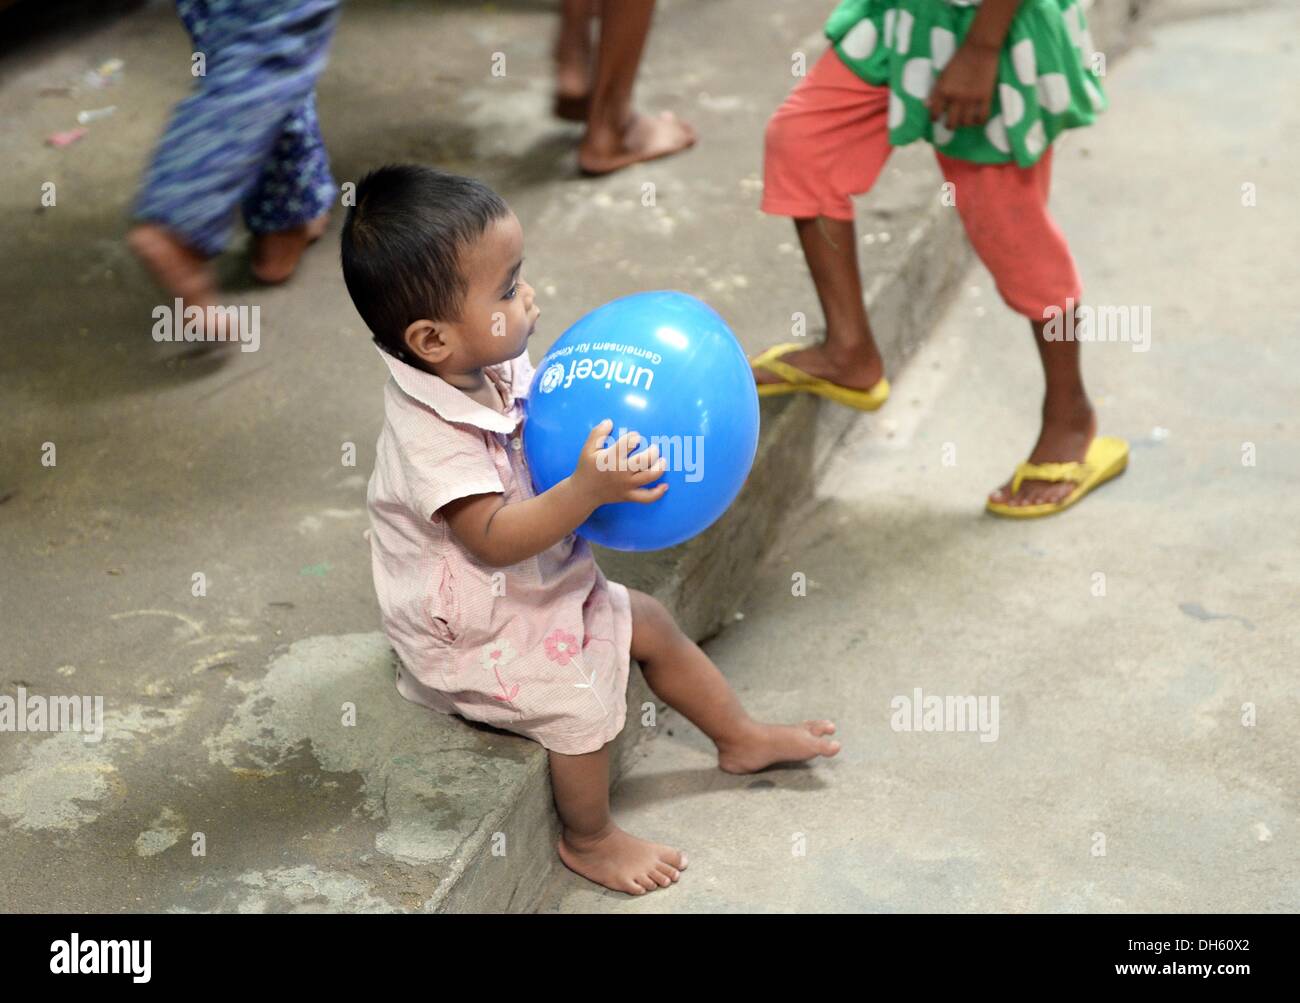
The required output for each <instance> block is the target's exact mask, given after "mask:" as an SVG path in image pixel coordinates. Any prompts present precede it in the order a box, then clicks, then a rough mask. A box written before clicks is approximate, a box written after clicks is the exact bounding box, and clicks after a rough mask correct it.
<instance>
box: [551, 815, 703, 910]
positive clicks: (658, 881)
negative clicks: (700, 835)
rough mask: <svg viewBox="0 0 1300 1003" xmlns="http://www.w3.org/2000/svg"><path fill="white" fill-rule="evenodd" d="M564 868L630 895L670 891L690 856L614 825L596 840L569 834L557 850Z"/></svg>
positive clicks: (591, 837) (566, 834)
mask: <svg viewBox="0 0 1300 1003" xmlns="http://www.w3.org/2000/svg"><path fill="white" fill-rule="evenodd" d="M557 849H558V850H559V851H560V859H561V860H562V861H564V866H565V867H567V868H568V869H569V870H571V871H573V872H574V873H575V874H581V875H582V876H583V877H584V878H586V879H587V880H588V881H594V882H596V884H598V885H604V886H605V887H606V888H610V889H612V890H613V891H616V892H626V893H627V894H628V895H644V894H645V893H646V892H652V891H654V890H655V889H657V888H667V887H668V886H669V885H671V884H672V883H673V882H675V881H676V880H677V879H678V878H679V877H680V876H681V872H682V871H684V870H686V854H684V853H682V852H681V851H680V850H675V849H673V848H672V847H671V846H663V845H662V844H660V843H651V842H649V841H647V840H644V839H637V838H636V837H635V836H632V835H629V834H628V833H626V832H624V831H623V830H622V829H620V828H619V827H618V826H616V825H614V824H613V823H612V822H611V823H610V825H609V828H608V829H606V830H605V831H604V832H601V833H598V834H597V835H595V836H588V837H582V836H577V835H575V834H573V833H571V832H569V831H568V830H565V832H564V833H563V835H561V836H560V842H559V844H558V846H557Z"/></svg>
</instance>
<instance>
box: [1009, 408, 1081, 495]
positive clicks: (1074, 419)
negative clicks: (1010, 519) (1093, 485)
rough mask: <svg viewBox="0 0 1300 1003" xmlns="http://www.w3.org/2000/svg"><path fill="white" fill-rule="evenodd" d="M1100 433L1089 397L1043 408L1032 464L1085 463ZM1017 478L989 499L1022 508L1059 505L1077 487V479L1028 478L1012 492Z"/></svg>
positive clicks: (1031, 459)
mask: <svg viewBox="0 0 1300 1003" xmlns="http://www.w3.org/2000/svg"><path fill="white" fill-rule="evenodd" d="M1096 434H1097V415H1096V412H1095V411H1093V409H1092V405H1091V404H1089V403H1088V401H1087V399H1084V400H1083V401H1082V402H1079V403H1076V404H1074V405H1071V406H1070V407H1068V408H1064V409H1059V410H1056V411H1053V412H1051V413H1049V412H1048V411H1047V410H1046V409H1044V411H1043V427H1042V431H1041V432H1040V433H1039V435H1038V442H1037V444H1036V445H1035V446H1034V451H1033V452H1032V453H1030V454H1029V462H1030V463H1069V462H1082V460H1083V458H1084V457H1085V456H1087V454H1088V446H1089V444H1090V443H1091V442H1092V440H1093V437H1094V436H1095V435H1096ZM1013 483H1014V482H1013V481H1007V482H1006V483H1005V484H1003V485H1002V486H1001V487H1000V488H998V489H997V490H996V491H994V492H992V493H991V494H990V495H989V501H991V502H995V503H998V504H1005V505H1011V506H1013V507H1017V508H1018V507H1021V506H1025V505H1055V504H1057V503H1058V502H1062V501H1064V500H1065V499H1066V497H1068V496H1069V494H1070V493H1071V492H1072V491H1073V490H1074V489H1075V487H1076V486H1077V485H1076V482H1074V481H1036V480H1025V481H1022V482H1021V484H1020V490H1018V491H1016V492H1015V493H1014V494H1012V491H1011V487H1012V484H1013Z"/></svg>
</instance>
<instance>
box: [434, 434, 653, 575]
mask: <svg viewBox="0 0 1300 1003" xmlns="http://www.w3.org/2000/svg"><path fill="white" fill-rule="evenodd" d="M613 427H614V423H613V422H612V421H610V420H609V419H606V420H605V421H602V422H601V423H600V424H599V425H597V426H596V427H595V428H593V429H592V430H591V435H589V436H588V437H587V441H586V443H585V444H584V445H583V447H582V453H581V455H580V456H579V457H578V465H577V467H576V468H575V469H574V471H573V473H572V474H570V475H569V476H568V477H566V478H565V479H564V480H562V481H560V483H559V484H557V485H555V487H553V488H551V489H550V490H549V491H545V492H543V493H542V494H540V495H537V496H536V497H535V498H529V499H528V500H527V501H521V502H515V503H514V504H512V505H507V504H506V502H505V499H504V498H503V497H502V496H501V495H499V494H487V495H470V496H468V497H466V498H458V499H457V500H455V501H453V502H448V503H447V504H446V505H444V506H443V507H442V508H441V509H440V510H439V511H440V512H441V513H442V516H443V518H445V519H446V520H447V525H448V526H449V527H450V528H451V531H452V532H453V533H454V534H456V539H458V540H459V541H460V542H461V543H462V544H464V546H465V548H466V549H467V550H468V551H469V552H470V553H471V554H473V555H474V556H475V557H477V558H478V559H479V560H480V561H482V562H483V563H484V564H488V565H490V566H492V567H494V568H501V567H506V566H507V565H511V564H518V563H519V562H520V561H523V560H526V559H527V558H529V557H535V556H536V555H538V554H540V553H541V552H542V551H544V550H546V549H547V548H549V547H552V546H554V545H555V544H556V543H558V542H559V541H560V540H563V539H564V538H565V537H566V536H568V535H569V534H570V533H572V532H573V531H574V530H575V529H577V528H578V527H579V526H581V525H582V524H583V523H584V522H585V521H586V520H587V517H588V516H589V515H591V513H592V512H593V511H595V509H596V508H597V507H599V506H601V505H604V504H606V503H607V502H622V501H635V502H652V501H658V500H659V499H660V498H662V497H663V494H664V492H665V491H667V490H668V484H667V482H665V483H663V484H659V485H656V486H655V487H653V488H647V487H646V486H645V485H647V484H649V483H651V482H652V481H656V480H658V479H659V477H660V476H662V474H663V472H664V471H665V470H666V469H667V464H666V463H665V462H664V461H663V460H661V459H660V458H659V450H658V448H657V447H654V446H652V447H650V448H649V449H647V450H645V451H644V452H642V453H638V454H637V455H636V456H632V457H629V456H628V455H627V454H628V453H629V452H630V451H631V450H633V449H635V448H636V445H637V443H638V442H639V441H640V436H638V435H637V433H635V432H629V433H627V434H626V435H624V436H623V437H622V438H621V439H619V440H618V441H617V442H615V443H614V444H613V445H611V446H610V447H609V448H608V449H601V448H600V443H601V442H602V441H603V440H604V438H605V437H606V436H607V435H608V434H609V432H610V430H611V429H612V428H613Z"/></svg>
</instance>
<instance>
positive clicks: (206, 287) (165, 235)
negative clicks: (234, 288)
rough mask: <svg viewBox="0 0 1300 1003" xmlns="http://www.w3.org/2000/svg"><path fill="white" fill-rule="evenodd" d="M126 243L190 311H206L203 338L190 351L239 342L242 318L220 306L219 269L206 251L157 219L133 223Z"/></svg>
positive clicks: (153, 274) (163, 285)
mask: <svg viewBox="0 0 1300 1003" xmlns="http://www.w3.org/2000/svg"><path fill="white" fill-rule="evenodd" d="M126 243H127V246H128V247H130V248H131V251H132V253H134V254H135V256H136V257H137V258H139V259H140V262H141V263H142V264H143V265H144V266H145V268H146V269H147V270H148V271H149V274H150V275H152V276H153V279H154V281H155V282H157V283H158V285H160V286H162V288H163V289H165V290H166V291H167V292H168V293H169V294H171V295H172V296H174V297H176V298H178V299H179V300H180V301H181V304H182V307H183V308H184V309H185V310H186V311H187V312H188V310H189V309H190V308H191V307H198V308H199V309H200V310H202V311H203V317H204V324H203V330H202V338H201V340H199V341H196V342H195V343H194V345H193V346H192V347H191V349H190V351H189V353H188V354H190V355H198V354H204V353H206V352H209V351H212V350H213V349H215V348H217V347H219V346H223V345H233V344H237V343H238V341H239V326H238V321H237V319H236V317H235V314H234V311H222V310H219V309H217V280H216V273H215V271H214V270H213V267H212V262H211V261H209V260H208V258H207V257H206V256H205V255H203V254H200V253H199V252H198V251H196V250H194V249H193V248H192V247H190V246H189V245H188V244H186V243H185V242H184V241H183V240H181V239H180V238H179V237H177V236H176V235H175V234H173V233H172V232H171V231H170V230H168V229H166V228H165V227H161V226H158V225H157V224H156V223H140V224H137V225H136V226H133V227H132V228H131V230H130V231H129V232H128V233H127V235H126ZM176 340H178V341H179V340H183V339H181V338H177V339H176Z"/></svg>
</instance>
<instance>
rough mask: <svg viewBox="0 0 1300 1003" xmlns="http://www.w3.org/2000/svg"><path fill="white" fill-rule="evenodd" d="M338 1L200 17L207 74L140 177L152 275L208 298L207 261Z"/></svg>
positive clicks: (329, 28)
mask: <svg viewBox="0 0 1300 1003" xmlns="http://www.w3.org/2000/svg"><path fill="white" fill-rule="evenodd" d="M338 4H339V0H234V2H231V3H228V4H226V5H225V6H223V7H221V8H220V9H213V8H212V7H211V5H201V6H200V5H193V4H190V5H181V6H182V10H183V11H184V10H185V9H186V8H187V7H188V9H190V10H191V11H198V12H199V13H201V15H202V17H201V22H202V31H201V33H200V35H199V37H196V39H195V41H196V44H198V45H199V46H200V48H199V50H198V51H200V52H202V54H203V55H204V57H205V60H206V67H205V69H206V72H205V74H204V75H203V76H201V77H199V78H198V79H197V83H196V87H195V91H194V93H193V94H191V95H190V96H189V97H187V98H186V99H185V100H183V101H181V102H180V104H178V105H177V106H176V109H175V111H174V112H173V114H172V118H171V121H170V122H169V124H168V126H167V129H166V131H165V132H164V134H163V137H162V139H161V140H160V141H159V144H158V149H157V151H156V153H155V155H154V159H153V162H152V163H151V165H150V167H149V169H148V171H147V172H146V175H145V181H144V185H143V188H142V190H141V192H140V195H139V197H138V199H137V201H136V205H135V208H134V213H133V215H134V216H135V218H136V219H137V220H139V221H140V222H139V225H137V226H136V227H135V228H134V229H133V230H132V231H131V234H130V235H129V238H128V239H129V241H130V243H131V246H132V248H133V249H134V250H135V251H136V253H137V254H139V255H140V256H141V258H142V259H143V260H144V262H145V264H146V266H148V267H149V268H150V270H151V271H152V272H153V273H154V275H155V277H156V278H157V279H158V281H159V282H160V283H161V284H162V285H163V286H164V287H165V288H167V289H168V290H169V291H170V292H172V293H173V294H175V295H178V296H182V297H194V298H195V299H201V298H203V297H205V296H206V297H214V296H215V287H214V285H213V283H212V278H211V272H210V270H208V269H207V268H206V265H205V260H206V259H207V258H210V257H212V256H213V255H215V254H217V253H219V252H220V251H221V250H222V249H223V248H224V247H225V245H226V243H227V242H228V240H229V237H230V231H231V226H232V222H233V215H234V209H235V207H236V206H237V205H239V203H240V202H241V201H242V200H243V198H244V197H245V195H246V194H247V193H248V191H249V190H250V189H251V188H252V187H253V186H254V185H255V184H256V183H257V180H258V177H259V175H260V173H261V168H262V165H263V162H264V161H265V159H266V157H267V155H268V154H269V152H270V151H271V148H272V147H273V146H274V144H275V143H276V141H277V139H278V138H279V135H280V131H281V128H282V126H283V124H284V121H285V118H286V116H287V115H288V114H289V113H290V112H291V111H293V110H294V109H295V108H298V107H300V106H301V105H302V103H303V102H304V101H305V100H306V99H307V97H308V95H309V94H310V93H311V91H312V88H313V86H314V85H315V81H316V77H317V76H318V75H319V73H320V71H321V69H322V68H323V67H324V65H325V59H326V54H327V51H328V47H329V40H330V37H331V35H332V33H333V30H334V26H335V24H336V22H337V17H338Z"/></svg>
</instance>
